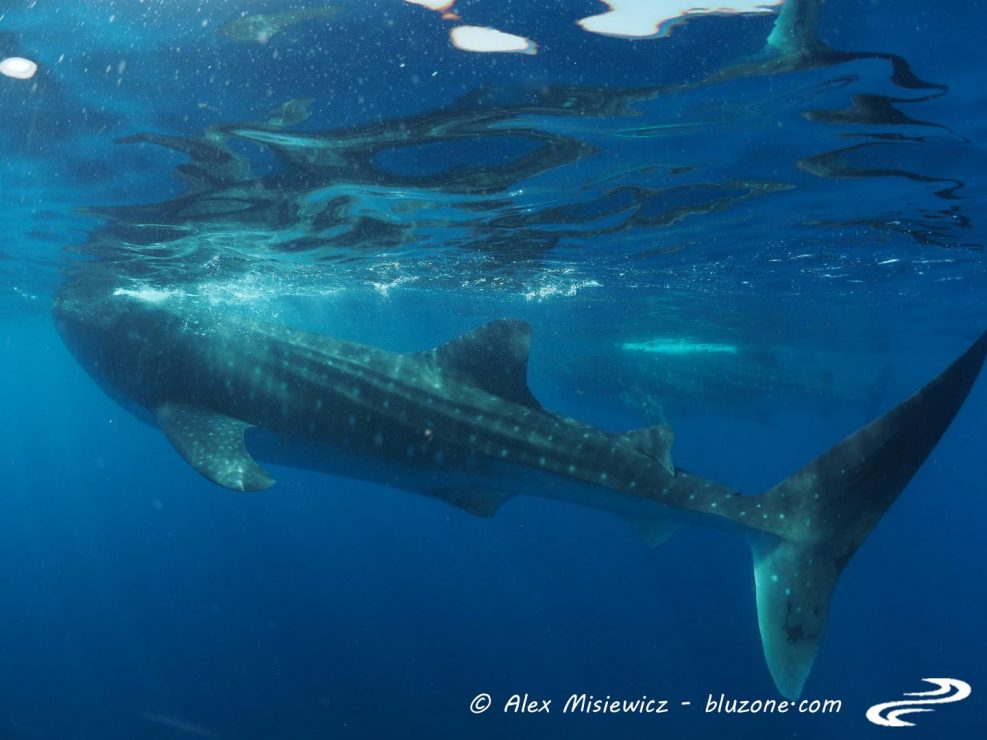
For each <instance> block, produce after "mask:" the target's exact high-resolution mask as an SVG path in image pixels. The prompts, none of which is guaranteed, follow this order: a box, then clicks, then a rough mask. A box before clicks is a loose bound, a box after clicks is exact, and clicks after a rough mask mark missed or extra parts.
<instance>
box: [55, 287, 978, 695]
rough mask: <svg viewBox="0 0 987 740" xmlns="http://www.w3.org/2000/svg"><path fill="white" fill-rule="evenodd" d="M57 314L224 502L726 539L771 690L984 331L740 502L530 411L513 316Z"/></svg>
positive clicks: (797, 680)
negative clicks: (362, 335)
mask: <svg viewBox="0 0 987 740" xmlns="http://www.w3.org/2000/svg"><path fill="white" fill-rule="evenodd" d="M54 317H55V321H56V325H57V327H58V329H59V332H60V333H61V335H62V337H63V338H64V340H65V341H66V343H67V344H68V346H69V347H70V348H71V350H72V351H73V353H74V355H75V356H76V358H77V359H78V361H79V362H80V364H81V365H82V366H83V367H84V368H85V369H86V370H87V371H88V372H89V373H90V375H92V377H93V378H94V379H95V380H96V381H97V382H98V383H99V384H100V385H101V386H102V387H103V388H104V390H106V391H107V393H109V394H110V395H111V396H112V397H114V398H115V399H117V400H118V401H120V402H121V403H122V404H123V405H124V406H125V407H126V408H128V409H129V410H131V411H133V412H134V413H136V414H137V415H138V416H139V417H140V418H142V419H144V420H146V421H149V422H151V423H153V424H155V425H157V426H158V427H160V428H161V430H162V431H163V432H164V435H165V436H166V437H167V439H168V440H169V441H170V442H171V444H172V445H173V446H174V448H175V450H176V451H177V452H178V453H179V455H181V457H182V458H184V460H185V461H186V462H187V463H188V464H189V465H190V466H191V467H192V468H194V469H195V470H196V471H198V472H199V473H200V474H201V475H203V476H205V477H206V478H207V479H209V480H210V481H212V482H213V483H216V484H217V485H219V486H222V487H224V488H227V489H230V490H234V491H259V490H263V489H266V488H269V487H270V486H272V485H273V484H274V482H275V481H274V479H273V478H272V477H271V475H270V474H269V473H268V472H267V471H266V470H265V469H264V468H263V467H262V466H261V464H260V463H259V462H258V460H264V461H269V462H272V463H275V464H281V465H288V466H294V467H301V468H308V469H313V470H318V471H323V472H326V473H330V474H334V475H339V476H345V477H352V478H359V479H364V480H369V481H374V482H377V483H380V484H384V485H388V486H392V487H395V488H399V489H404V490H408V491H413V492H415V493H419V494H424V495H428V496H432V497H435V498H438V499H440V500H443V501H445V502H447V503H449V504H451V505H453V506H457V507H459V508H461V509H463V510H465V511H468V512H470V513H472V514H475V515H478V516H493V515H494V514H495V513H496V511H497V509H498V508H499V507H500V506H501V505H502V504H503V503H504V502H505V501H507V500H509V499H510V498H511V497H512V496H514V495H516V494H519V493H523V494H528V495H537V496H542V497H547V498H555V499H560V500H563V501H567V502H573V503H576V504H580V505H583V506H588V507H591V508H594V509H599V510H603V511H607V512H610V513H613V514H616V515H618V516H620V517H622V518H624V519H626V520H628V521H629V522H631V523H632V524H633V525H634V526H635V527H636V528H637V529H639V530H640V531H641V532H642V533H643V534H644V536H645V537H646V539H647V540H648V541H649V543H650V544H652V545H658V544H660V543H661V542H663V541H664V540H665V539H666V538H667V536H668V535H669V534H670V533H671V532H673V531H674V530H675V529H677V528H678V527H681V526H683V525H685V524H690V525H692V524H700V525H708V526H714V527H719V528H725V529H729V530H733V531H736V532H738V533H740V534H741V535H742V536H744V537H745V539H746V541H747V542H748V543H749V545H750V547H751V550H752V553H753V557H754V576H755V587H756V595H757V609H758V621H759V627H760V632H761V638H762V643H763V647H764V653H765V658H766V660H767V664H768V668H769V670H770V672H771V675H772V677H773V679H774V681H775V684H776V685H777V687H778V690H779V691H780V692H781V693H782V694H783V695H785V696H787V697H796V696H798V695H800V694H801V692H802V687H803V684H804V682H805V680H806V678H807V676H808V674H809V671H810V669H811V666H812V663H813V661H814V659H815V656H816V654H817V652H818V650H819V646H820V643H821V640H822V635H823V631H824V628H825V623H826V611H827V607H828V603H829V599H830V596H831V594H832V591H833V589H834V587H835V585H836V581H837V579H838V577H839V575H840V573H841V572H842V571H843V569H844V568H845V566H846V564H847V563H848V562H849V560H850V558H851V556H852V555H853V554H854V552H855V551H856V550H857V548H858V547H859V546H860V544H861V543H862V542H863V540H864V538H865V537H866V536H867V534H868V533H869V532H870V530H871V529H872V528H873V527H874V525H875V524H876V523H877V521H878V520H879V519H880V517H881V515H882V514H883V513H884V512H885V511H886V510H887V508H888V507H889V506H890V505H891V504H892V503H893V502H894V500H895V499H896V497H897V496H898V494H899V493H900V492H901V490H902V489H903V488H904V487H905V486H906V485H907V483H908V481H909V480H910V479H911V477H912V476H913V475H914V473H915V472H916V471H917V470H918V468H919V467H920V466H921V464H922V462H923V461H924V460H925V458H926V457H927V456H928V454H929V453H930V452H931V451H932V449H933V447H935V445H936V444H937V442H938V441H939V439H940V437H941V436H942V434H943V433H944V432H945V430H946V428H947V427H948V426H949V424H950V423H951V421H952V419H953V417H954V416H955V415H956V413H957V412H958V411H959V409H960V407H961V406H962V404H963V402H964V400H965V399H966V396H967V394H968V393H969V391H970V389H971V388H972V386H973V384H974V382H975V380H976V378H977V376H978V374H979V372H980V369H981V367H982V364H983V361H984V356H985V354H987V333H985V334H983V335H981V336H980V338H979V339H977V340H976V341H975V342H974V343H973V344H972V345H971V346H970V347H969V348H968V349H967V350H966V351H965V352H964V353H963V354H962V355H960V356H959V358H958V359H956V360H955V361H954V362H953V363H952V364H951V365H950V366H949V367H948V368H946V369H945V370H944V371H943V372H942V373H941V374H940V375H938V376H937V377H936V378H935V379H933V380H932V381H930V382H929V383H928V384H927V385H926V386H925V387H923V388H922V389H921V390H919V391H918V392H917V393H915V394H914V395H913V396H911V397H910V398H908V399H907V400H905V401H904V402H902V403H901V404H900V405H898V406H897V407H895V408H894V409H892V410H891V411H889V412H888V413H886V414H885V415H884V416H882V417H880V418H878V419H876V420H875V421H872V422H871V423H870V424H868V425H866V426H865V427H863V428H862V429H860V430H858V431H857V432H855V433H854V434H851V435H850V436H849V437H847V438H846V439H845V440H843V441H842V442H840V443H839V444H837V445H836V446H835V447H833V448H832V449H830V450H829V451H827V452H825V453H823V454H822V455H820V456H819V457H817V458H816V459H815V460H813V461H812V462H810V463H808V464H807V465H806V466H805V467H804V468H802V469H801V470H799V471H797V472H796V473H794V474H793V475H792V476H790V477H789V478H787V479H785V480H784V481H782V482H781V483H779V484H778V485H777V486H775V487H774V488H772V489H771V490H769V491H767V492H764V493H761V494H759V495H753V496H750V495H741V494H739V493H738V492H736V491H734V490H733V489H731V488H730V487H729V486H726V485H722V484H720V483H717V482H715V481H711V480H707V479H705V478H703V477H701V476H699V475H695V474H693V473H691V472H687V471H684V470H682V469H680V468H678V467H676V466H675V464H674V461H673V459H672V454H671V447H672V438H673V435H672V432H671V430H670V429H668V428H667V427H665V426H654V427H648V428H645V429H638V430H632V431H629V432H626V433H623V434H612V433H609V432H606V431H603V430H600V429H596V428H594V427H591V426H587V425H586V424H583V423H581V422H579V421H576V420H574V419H570V418H566V417H564V416H561V415H559V414H556V413H554V412H552V411H550V410H548V409H546V408H544V407H542V405H541V404H540V403H539V402H538V400H537V399H536V398H535V397H534V396H533V395H532V393H531V391H530V389H529V387H528V383H527V360H528V352H529V349H530V344H531V328H530V327H529V326H528V325H527V324H526V323H524V322H522V321H518V320H510V319H500V320H495V321H492V322H490V323H488V324H486V325H484V326H481V327H480V328H478V329H476V330H474V331H472V332H469V333H467V334H465V335H463V336H461V337H459V338H457V339H453V340H452V341H450V342H448V343H447V344H444V345H442V346H440V347H437V348H435V349H432V350H428V351H423V352H417V353H410V354H409V353H405V354H401V353H394V352H388V351H385V350H382V349H378V348H374V347H369V346H365V345H362V344H358V343H354V342H349V341H344V340H340V339H335V338H332V337H328V336H322V335H319V334H313V333H308V332H304V331H298V330H295V329H291V328H288V327H284V326H278V325H274V324H268V323H264V322H260V321H255V320H253V319H251V318H246V317H239V316H229V315H223V314H220V313H217V312H215V311H212V310H209V309H208V308H202V307H197V306H195V305H193V304H190V303H189V302H188V301H187V300H183V299H182V298H180V297H176V296H171V295H168V294H154V293H151V294H146V295H143V296H142V295H141V294H138V293H133V292H130V291H120V290H111V289H109V288H107V287H106V286H101V285H98V284H97V285H86V284H84V283H82V284H75V285H71V284H70V285H68V286H66V287H65V288H64V289H63V290H62V292H61V293H60V295H59V296H58V297H57V299H56V302H55V306H54Z"/></svg>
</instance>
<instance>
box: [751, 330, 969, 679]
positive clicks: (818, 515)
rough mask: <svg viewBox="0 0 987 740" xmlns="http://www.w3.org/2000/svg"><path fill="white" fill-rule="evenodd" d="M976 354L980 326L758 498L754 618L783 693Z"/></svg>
mask: <svg viewBox="0 0 987 740" xmlns="http://www.w3.org/2000/svg"><path fill="white" fill-rule="evenodd" d="M985 354H987V332H985V333H984V334H983V335H981V336H980V338H979V339H978V340H977V341H976V342H974V343H973V345H971V346H970V348H969V349H967V351H966V352H964V353H963V355H961V356H960V357H959V358H958V359H957V360H956V361H954V362H953V364H952V365H950V366H949V367H948V368H946V369H945V370H944V371H943V372H942V373H940V375H939V376H938V377H936V378H935V379H934V380H932V381H931V382H930V383H929V384H928V385H926V386H925V387H924V388H922V389H921V390H920V391H918V392H917V393H916V394H915V395H913V396H912V397H911V398H909V399H908V400H906V401H905V402H904V403H902V404H901V405H899V406H898V407H897V408H894V409H892V410H891V411H889V412H888V413H887V414H885V415H884V416H882V417H880V418H878V419H876V420H875V421H872V422H871V423H870V424H868V425H867V426H865V427H863V428H862V429H860V430H858V431H857V432H855V433H853V434H851V435H850V436H849V437H847V438H846V439H844V440H843V441H842V442H840V443H839V444H837V445H836V446H835V447H833V448H832V449H831V450H829V451H828V452H826V453H824V454H822V455H820V456H819V457H817V458H816V459H815V460H813V461H812V462H811V463H809V464H808V465H806V466H805V467H804V468H802V469H801V470H799V471H798V472H797V473H795V474H794V475H792V476H791V477H789V478H786V479H785V480H784V481H782V482H781V483H779V484H778V485H777V486H775V487H774V488H772V489H771V490H770V491H768V492H767V493H764V494H762V495H761V496H760V497H758V500H759V502H760V504H761V507H762V511H764V512H766V516H768V517H769V518H770V524H769V525H768V526H767V527H766V528H768V529H770V531H771V533H772V534H771V535H768V534H760V535H758V534H752V535H751V536H750V537H749V538H748V541H749V543H750V546H751V550H752V552H753V555H754V583H755V588H756V592H757V614H758V622H759V624H760V629H761V640H762V642H763V644H764V655H765V658H766V659H767V663H768V668H769V670H770V671H771V675H772V677H773V678H774V681H775V684H776V685H777V686H778V689H779V691H781V693H782V694H783V695H785V696H787V697H789V698H794V697H797V696H798V695H799V694H800V693H801V692H802V685H803V684H804V683H805V679H806V677H807V676H808V673H809V669H810V668H811V667H812V662H813V660H814V659H815V657H816V652H817V651H818V649H819V643H820V640H821V639H822V634H823V629H824V627H825V625H826V609H827V607H828V605H829V598H830V595H831V594H832V591H833V588H834V587H835V585H836V581H837V579H838V578H839V575H840V573H841V572H842V571H843V568H844V567H845V566H846V564H847V562H848V561H849V560H850V557H851V556H852V555H853V553H854V552H855V551H856V550H857V548H858V547H859V546H860V544H861V543H862V542H863V541H864V538H865V537H867V535H868V533H869V532H870V531H871V529H872V528H873V527H874V525H875V524H877V521H878V520H879V519H880V518H881V515H882V514H884V512H885V511H886V510H887V509H888V507H889V506H890V505H891V504H892V503H893V502H894V500H895V498H897V496H898V494H899V493H900V492H901V490H902V489H903V488H904V487H905V485H906V484H907V483H908V481H909V480H911V478H912V476H913V475H914V474H915V472H916V471H917V470H918V469H919V467H920V466H921V465H922V463H923V462H924V461H925V458H926V457H928V455H929V453H930V452H931V451H932V448H933V447H935V445H936V443H937V442H938V441H939V438H940V437H942V435H943V433H944V432H945V431H946V428H947V427H948V426H949V424H950V422H952V420H953V417H954V416H955V415H956V412H957V411H959V409H960V406H962V405H963V401H964V400H965V399H966V397H967V394H968V393H969V392H970V389H971V388H972V387H973V384H974V381H975V380H976V378H977V375H978V374H979V372H980V369H981V366H982V365H983V362H984V355H985Z"/></svg>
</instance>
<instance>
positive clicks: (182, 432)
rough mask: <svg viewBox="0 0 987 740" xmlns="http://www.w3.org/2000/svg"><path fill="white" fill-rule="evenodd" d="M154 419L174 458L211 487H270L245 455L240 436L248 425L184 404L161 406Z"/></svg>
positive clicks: (249, 425)
mask: <svg viewBox="0 0 987 740" xmlns="http://www.w3.org/2000/svg"><path fill="white" fill-rule="evenodd" d="M156 415H157V419H158V424H159V425H160V426H161V429H162V430H163V431H164V433H165V436H166V437H167V438H168V441H169V442H171V444H172V445H173V446H174V447H175V449H176V450H177V451H178V454H179V455H181V456H182V457H183V458H185V462H187V463H188V464H189V465H191V466H192V467H193V468H194V469H195V470H196V471H197V472H198V473H200V474H201V475H203V476H205V477H206V478H208V479H209V480H211V481H212V482H213V483H216V484H218V485H220V486H222V487H223V488H229V489H230V490H231V491H262V490H264V489H265V488H270V487H271V486H272V485H273V484H274V479H273V478H271V477H270V476H269V475H268V474H267V473H266V472H264V470H263V468H261V467H260V465H258V464H257V462H256V461H255V460H254V459H253V458H252V457H251V456H250V453H249V452H248V451H247V445H246V444H245V443H244V440H243V433H244V432H245V431H247V429H249V428H250V427H251V426H252V425H251V424H248V423H247V422H245V421H240V420H239V419H234V418H232V417H230V416H225V415H223V414H219V413H217V412H215V411H211V410H210V409H206V408H202V407H201V406H193V405H190V404H184V403H165V404H162V405H161V406H159V407H158V409H157V411H156Z"/></svg>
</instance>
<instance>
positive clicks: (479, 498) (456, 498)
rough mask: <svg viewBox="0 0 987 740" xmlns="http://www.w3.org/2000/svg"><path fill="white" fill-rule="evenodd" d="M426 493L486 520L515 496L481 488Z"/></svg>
mask: <svg viewBox="0 0 987 740" xmlns="http://www.w3.org/2000/svg"><path fill="white" fill-rule="evenodd" d="M426 493H427V494H428V495H429V496H432V497H433V498H437V499H440V500H442V501H445V502H446V503H447V504H452V505H453V506H455V507H456V508H458V509H462V510H463V511H465V512H468V513H470V514H472V515H473V516H482V517H483V518H484V519H489V518H490V517H492V516H493V515H494V514H496V513H497V510H498V509H499V508H500V507H501V505H502V504H503V503H504V502H505V501H507V499H509V498H511V497H512V496H513V495H514V494H513V493H509V492H507V491H497V490H495V489H493V488H482V487H480V486H463V487H461V488H442V489H436V490H431V491H426Z"/></svg>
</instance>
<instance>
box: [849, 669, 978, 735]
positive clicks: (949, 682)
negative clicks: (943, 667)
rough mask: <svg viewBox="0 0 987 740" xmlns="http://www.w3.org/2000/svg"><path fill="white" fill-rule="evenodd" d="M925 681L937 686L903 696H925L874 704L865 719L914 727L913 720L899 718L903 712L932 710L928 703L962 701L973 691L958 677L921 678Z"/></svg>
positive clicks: (889, 724)
mask: <svg viewBox="0 0 987 740" xmlns="http://www.w3.org/2000/svg"><path fill="white" fill-rule="evenodd" d="M922 680H923V681H925V682H926V683H931V684H932V685H933V686H936V687H938V688H935V689H932V690H931V691H911V692H906V693H905V696H916V697H925V698H921V699H899V700H898V701H888V702H884V703H883V704H875V705H874V706H872V707H871V708H870V709H868V710H867V719H869V720H870V721H871V722H873V723H874V724H875V725H882V726H884V727H914V726H915V723H914V722H906V721H905V720H903V719H899V718H900V717H901V715H903V714H912V713H914V712H934V711H936V710H935V709H930V708H929V706H928V705H930V704H949V703H952V702H956V701H963V700H964V699H966V698H967V697H968V696H969V695H970V693H971V692H972V691H973V690H972V689H971V688H970V684H968V683H967V682H966V681H960V680H959V679H958V678H923V679H922Z"/></svg>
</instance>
